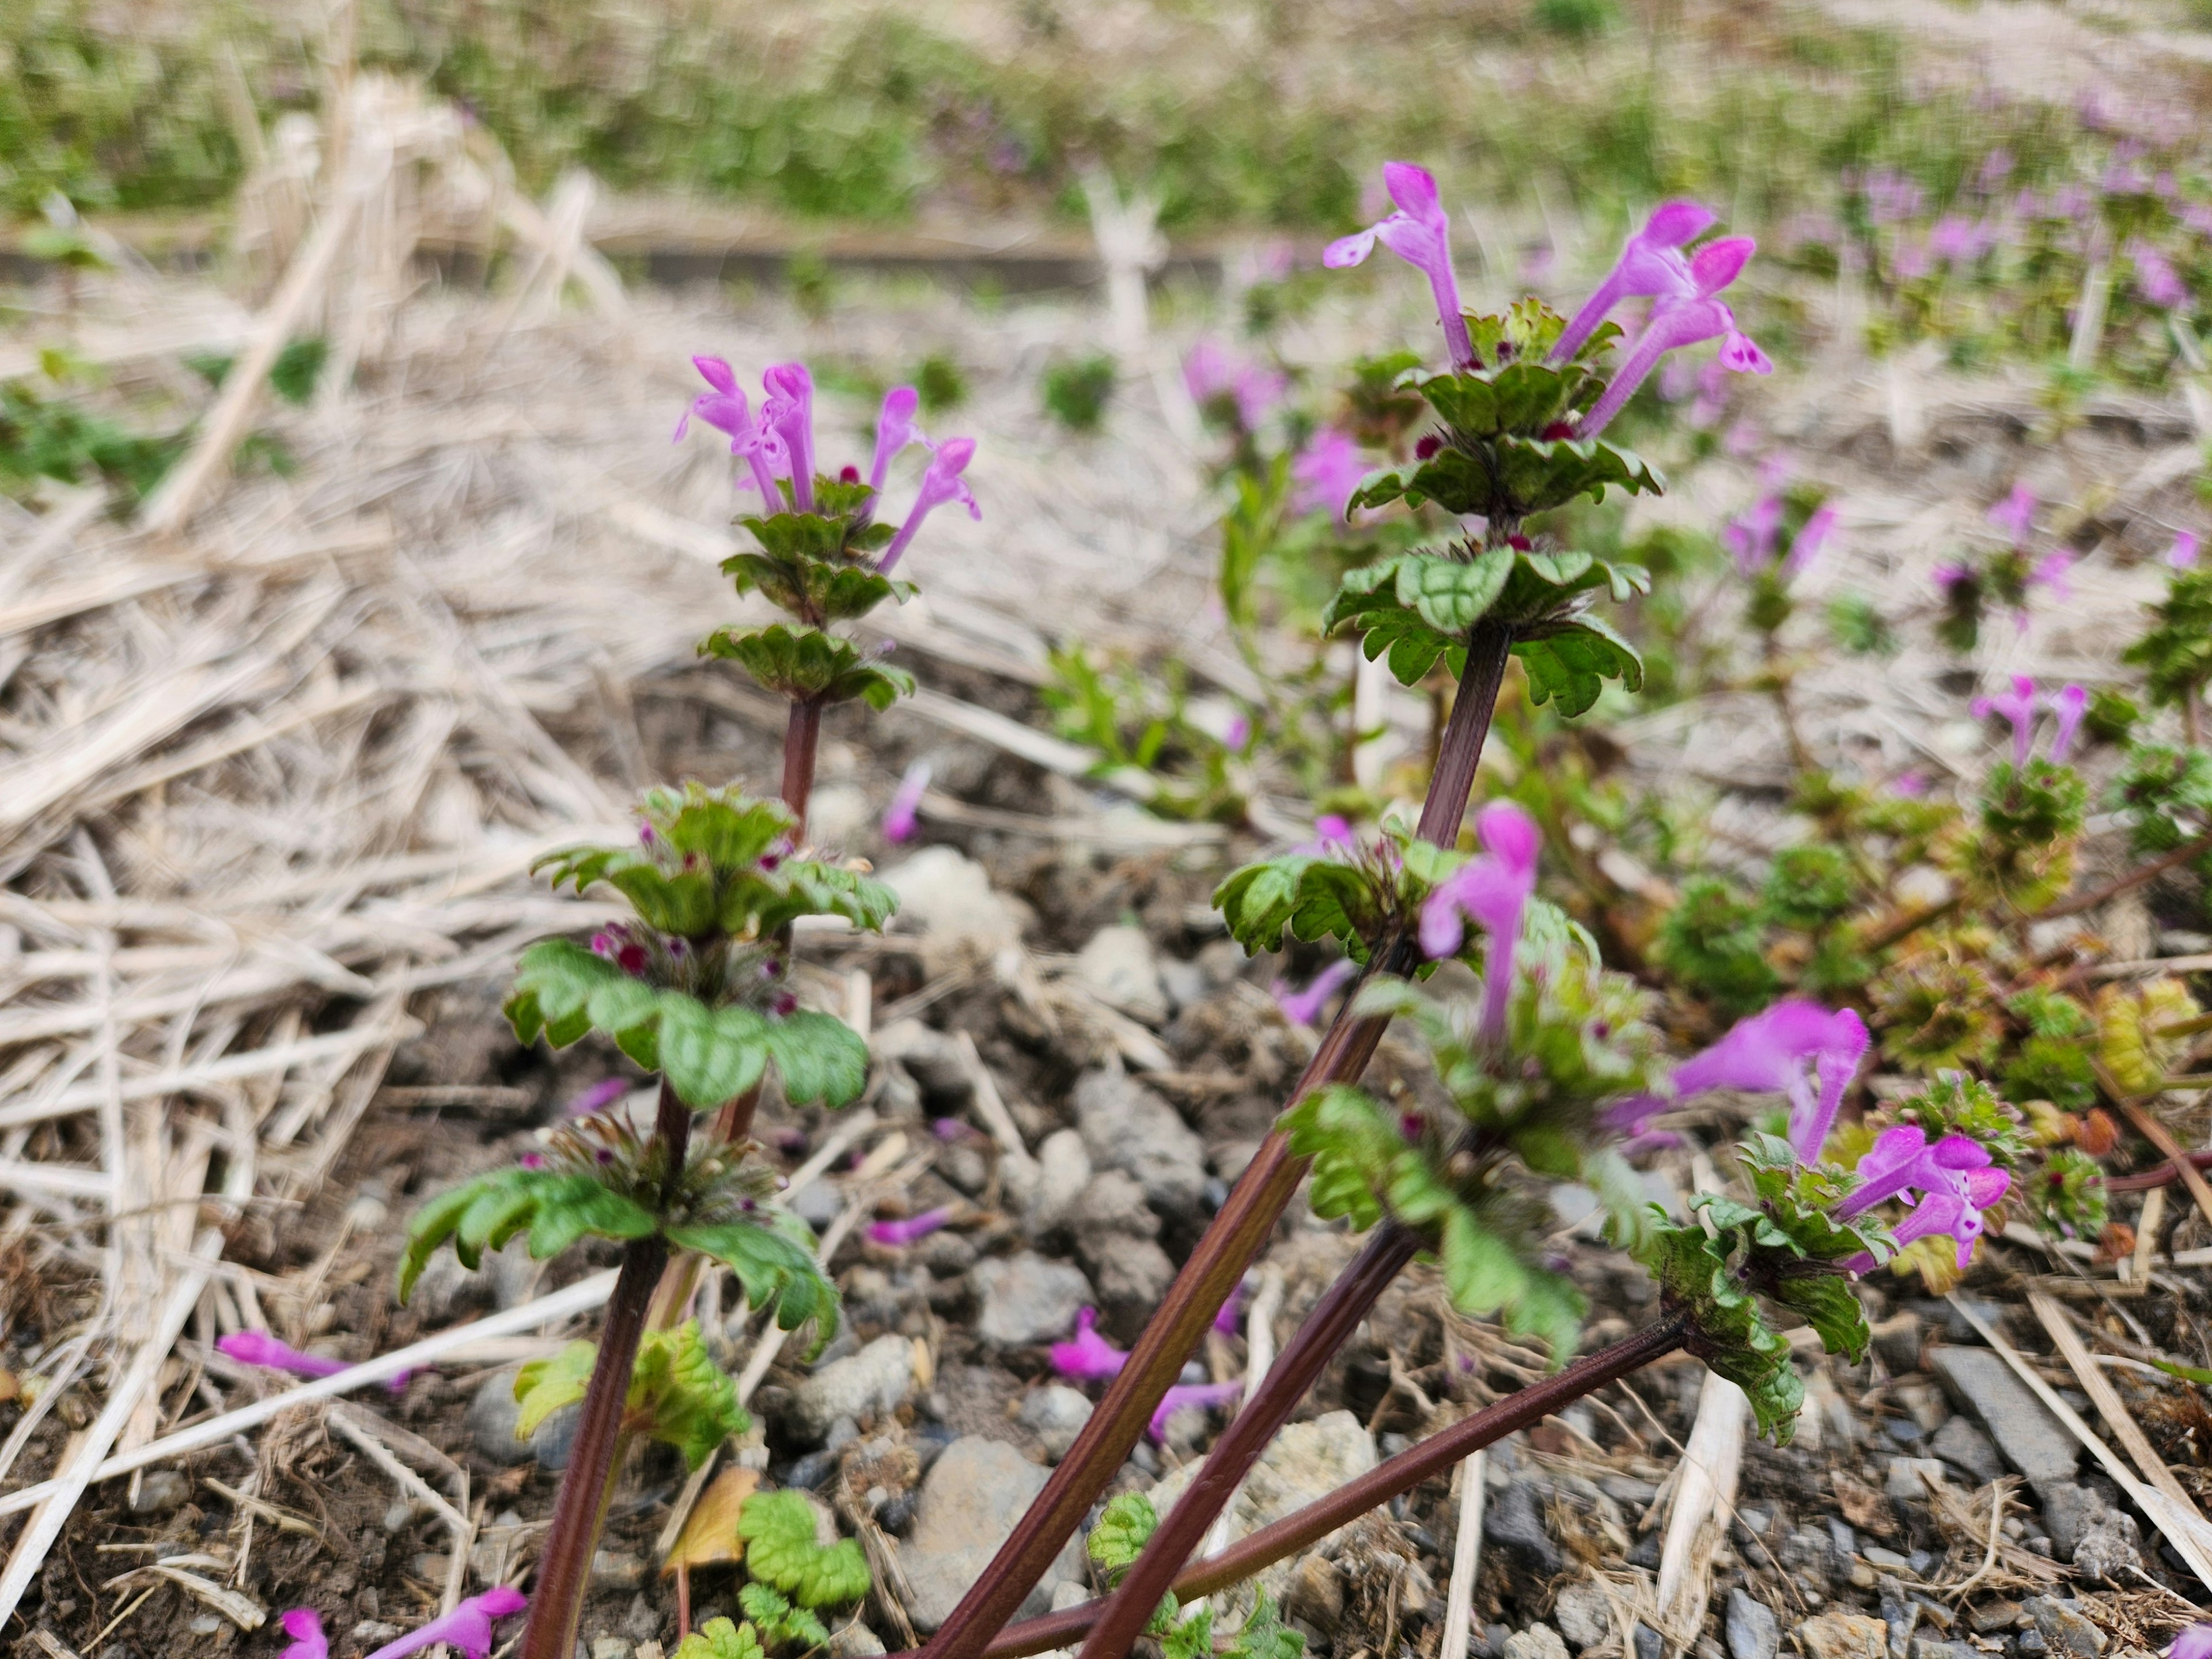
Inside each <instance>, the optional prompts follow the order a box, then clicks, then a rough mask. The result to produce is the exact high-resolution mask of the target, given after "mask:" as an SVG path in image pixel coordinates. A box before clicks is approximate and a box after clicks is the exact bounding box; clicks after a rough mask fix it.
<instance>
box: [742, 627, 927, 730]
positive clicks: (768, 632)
mask: <svg viewBox="0 0 2212 1659" xmlns="http://www.w3.org/2000/svg"><path fill="white" fill-rule="evenodd" d="M699 654H700V655H701V656H702V657H720V658H724V659H727V660H729V661H732V662H736V663H738V664H740V665H743V666H744V670H745V671H746V672H747V673H749V674H750V675H751V676H752V677H753V678H754V679H756V680H757V681H759V682H760V684H762V685H763V686H764V687H766V688H767V689H768V690H771V691H775V692H779V693H781V695H782V696H787V697H789V698H792V699H793V700H794V701H797V702H810V701H811V702H851V701H852V700H853V699H854V698H855V697H859V698H862V699H864V700H865V701H866V702H867V704H868V706H869V707H870V708H874V709H876V710H877V711H878V713H880V712H881V711H882V710H884V709H886V708H890V706H891V704H892V703H894V702H897V701H898V699H899V698H901V697H903V696H912V695H913V694H914V676H913V675H911V674H909V673H908V672H907V671H905V670H904V669H902V668H893V667H890V666H889V665H886V664H884V663H883V662H880V661H878V660H877V659H875V658H873V657H872V656H868V655H866V654H865V653H863V652H862V651H861V649H860V647H859V646H858V645H856V644H854V642H853V641H851V640H848V639H844V638H842V637H840V636H838V635H834V634H828V633H824V632H823V630H822V629H819V628H813V627H808V626H804V625H799V626H794V625H793V624H791V623H770V624H769V626H768V627H766V628H755V629H732V628H725V629H718V630H716V631H715V632H714V633H713V634H710V635H708V636H707V638H706V639H705V640H704V641H702V642H701V644H700V647H699Z"/></svg>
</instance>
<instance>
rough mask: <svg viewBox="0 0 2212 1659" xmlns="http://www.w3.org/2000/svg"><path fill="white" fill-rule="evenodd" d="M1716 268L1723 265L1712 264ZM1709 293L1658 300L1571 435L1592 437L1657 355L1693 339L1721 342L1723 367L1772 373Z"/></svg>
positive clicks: (1617, 410)
mask: <svg viewBox="0 0 2212 1659" xmlns="http://www.w3.org/2000/svg"><path fill="white" fill-rule="evenodd" d="M1731 240H1738V241H1742V242H1744V243H1746V244H1748V242H1749V240H1750V239H1749V238H1748V237H1741V238H1732V239H1731ZM1722 246H1725V245H1724V244H1723V243H1720V242H1715V243H1713V244H1712V245H1711V246H1710V247H1706V248H1703V249H1700V250H1699V255H1698V258H1699V260H1702V259H1704V258H1705V255H1706V254H1708V253H1711V252H1712V251H1713V249H1714V248H1718V247H1722ZM1730 257H1731V258H1733V257H1734V256H1733V255H1731V256H1730ZM1696 264H1697V261H1696V260H1693V261H1692V268H1693V269H1694V268H1695V266H1696ZM1717 268H1722V267H1719V266H1718V265H1717ZM1741 268H1742V264H1741V259H1737V260H1736V261H1735V269H1736V270H1741ZM1734 276H1735V271H1734V270H1730V271H1729V279H1730V280H1733V279H1734ZM1723 285H1724V284H1723ZM1711 294H1712V290H1707V291H1706V292H1705V294H1704V295H1702V296H1701V297H1699V298H1698V299H1694V300H1683V301H1678V302H1676V303H1674V304H1673V305H1662V306H1660V307H1656V309H1655V310H1654V311H1653V312H1652V313H1651V320H1650V322H1648V323H1646V324H1645V325H1644V332H1643V333H1642V334H1640V335H1639V336H1638V337H1637V341H1636V343H1635V344H1634V345H1633V346H1632V347H1631V348H1630V349H1629V352H1628V356H1626V357H1625V358H1623V359H1622V360H1621V364H1620V368H1619V369H1618V370H1616V371H1615V372H1614V374H1613V381H1612V384H1611V385H1609V386H1607V387H1606V389H1605V395H1604V396H1603V397H1601V398H1599V399H1598V400H1597V402H1596V403H1595V404H1594V405H1592V407H1591V409H1590V411H1589V414H1587V415H1585V416H1583V419H1582V424H1581V425H1580V426H1579V427H1577V428H1576V433H1575V435H1576V436H1577V437H1581V438H1594V437H1595V436H1596V435H1598V434H1599V433H1601V432H1602V431H1604V430H1605V428H1606V423H1607V422H1609V421H1611V420H1612V419H1613V416H1616V415H1618V414H1620V411H1621V410H1622V409H1623V408H1624V407H1625V406H1626V404H1627V403H1628V400H1629V398H1632V397H1633V396H1634V395H1635V393H1636V388H1637V387H1638V386H1641V385H1643V384H1644V377H1645V376H1646V375H1648V374H1650V373H1651V371H1652V369H1653V368H1655V367H1656V366H1657V364H1658V362H1659V360H1660V359H1661V358H1662V357H1663V356H1666V355H1667V354H1668V352H1670V351H1675V350H1679V349H1680V348H1682V347H1683V346H1690V345H1695V344H1697V343H1699V341H1700V340H1720V341H1721V342H1722V345H1721V353H1720V362H1721V366H1722V367H1723V368H1729V369H1733V370H1734V371H1735V373H1737V374H1772V373H1773V372H1774V365H1773V364H1772V363H1771V362H1768V361H1767V357H1766V354H1765V352H1763V351H1761V350H1760V349H1759V347H1758V346H1757V345H1756V344H1755V343H1753V341H1752V338H1751V337H1750V336H1749V335H1747V334H1744V333H1741V332H1739V331H1738V330H1737V328H1736V325H1735V312H1733V311H1731V310H1729V307H1728V306H1727V305H1726V304H1725V303H1723V301H1719V300H1717V299H1714V298H1712V297H1711Z"/></svg>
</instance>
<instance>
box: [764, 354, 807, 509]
mask: <svg viewBox="0 0 2212 1659" xmlns="http://www.w3.org/2000/svg"><path fill="white" fill-rule="evenodd" d="M761 380H762V383H763V385H765V386H767V388H768V397H767V398H766V400H765V401H763V403H762V404H761V413H760V426H759V428H758V429H757V431H756V432H755V434H754V435H753V439H752V444H753V447H754V448H755V449H756V450H757V451H761V452H763V453H765V452H766V451H767V450H768V448H769V447H770V445H769V440H770V439H771V437H772V438H773V440H774V446H773V447H775V450H776V451H777V452H778V453H780V454H781V456H782V458H783V459H784V460H785V461H786V462H787V464H788V465H789V466H790V468H791V504H792V506H793V507H795V508H796V509H798V510H799V512H801V513H811V512H812V511H813V510H814V377H813V376H812V375H811V374H808V373H807V372H806V365H805V363H778V364H777V365H776V366H775V368H771V369H769V372H768V373H767V374H763V375H762V376H761ZM769 503H770V505H771V506H773V505H774V503H775V497H774V496H773V495H771V496H770V497H769Z"/></svg>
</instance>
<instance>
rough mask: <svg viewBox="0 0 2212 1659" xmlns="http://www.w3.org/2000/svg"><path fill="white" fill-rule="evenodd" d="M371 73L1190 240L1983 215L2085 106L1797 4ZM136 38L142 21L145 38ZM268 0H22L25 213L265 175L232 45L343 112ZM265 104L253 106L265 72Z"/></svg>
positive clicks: (1651, 4) (613, 43) (588, 1)
mask: <svg viewBox="0 0 2212 1659" xmlns="http://www.w3.org/2000/svg"><path fill="white" fill-rule="evenodd" d="M361 3H362V14H361V20H360V24H359V31H358V51H359V55H360V58H361V61H362V63H363V64H369V65H374V66H381V67H385V68H389V69H392V70H398V71H400V72H403V73H405V74H410V75H413V76H420V77H422V78H423V79H425V80H427V81H428V82H429V83H430V84H431V85H433V86H434V87H435V88H437V89H439V90H440V91H441V92H443V93H446V94H449V95H451V96H453V97H455V98H458V99H459V100H463V101H464V102H465V106H466V107H467V108H468V109H469V110H471V112H473V113H474V115H475V116H476V117H477V118H479V119H481V120H482V121H483V123H484V124H485V125H487V126H488V127H489V129H490V130H491V131H493V132H494V133H495V134H496V135H497V137H499V138H500V140H501V142H502V143H504V144H505V145H506V146H507V149H508V151H509V153H510V154H511V155H513V158H514V161H515V163H516V166H517V168H518V170H519V172H520V175H521V178H522V179H523V181H524V182H525V184H526V185H531V186H533V187H542V186H543V185H544V184H546V183H547V182H548V181H550V179H552V178H553V177H554V176H555V175H556V174H557V173H559V172H560V171H561V169H562V168H563V167H568V166H570V165H582V166H584V167H589V168H590V169H592V171H593V172H594V173H597V174H598V175H599V177H600V178H601V179H604V180H605V182H606V183H608V184H609V185H611V186H613V187H615V188H617V189H622V190H635V189H646V188H663V189H672V190H679V191H690V192H695V193H699V194H702V195H707V196H713V197H726V198H732V199H737V200H743V201H747V202H751V203H757V204H762V205H764V206H768V207H771V208H774V209H776V210H781V211H783V212H786V213H789V214H792V215H794V216H806V217H828V218H840V219H858V220H889V219H897V218H901V217H903V216H909V215H912V214H914V213H915V212H916V211H917V210H920V209H921V208H922V207H924V206H925V205H933V206H945V207H950V208H952V209H955V210H966V211H969V212H973V213H990V212H1000V211H1006V210H1018V209H1028V210H1039V209H1042V210H1056V211H1058V212H1060V213H1062V214H1064V215H1076V214H1079V212H1080V203H1079V191H1078V190H1077V187H1076V185H1075V183H1074V180H1075V177H1076V174H1077V173H1078V171H1079V167H1080V166H1081V165H1082V164H1083V163H1084V162H1085V161H1089V160H1093V159H1096V160H1099V161H1104V162H1106V163H1107V164H1108V165H1109V167H1112V168H1114V169H1115V172H1116V173H1119V174H1120V175H1121V176H1122V177H1123V178H1125V179H1142V180H1144V181H1146V183H1147V184H1149V185H1150V186H1151V187H1152V189H1154V190H1155V191H1158V193H1159V195H1160V196H1161V197H1162V200H1163V203H1164V209H1163V219H1164V222H1166V223H1167V224H1169V225H1170V226H1171V227H1172V226H1176V225H1193V224H1196V225H1214V224H1252V225H1259V224H1273V225H1280V226H1285V227H1316V228H1319V227H1328V228H1334V227H1340V226H1342V225H1345V224H1347V223H1350V222H1355V221H1356V217H1357V216H1358V210H1359V208H1360V206H1361V201H1360V197H1361V189H1362V185H1363V184H1364V181H1366V180H1367V179H1370V177H1371V176H1372V169H1373V166H1374V163H1375V162H1376V161H1377V160H1379V159H1381V158H1382V157H1383V156H1385V155H1408V156H1417V157H1419V158H1420V159H1421V160H1423V161H1425V162H1426V163H1428V164H1429V165H1430V166H1431V167H1434V168H1436V169H1437V172H1438V173H1440V174H1442V175H1443V176H1447V177H1449V178H1450V179H1453V180H1454V185H1455V191H1459V192H1462V193H1463V194H1464V195H1467V196H1474V195H1479V194H1489V195H1492V196H1494V197H1499V198H1502V199H1504V200H1508V201H1514V200H1526V199H1529V198H1530V197H1532V194H1533V192H1535V191H1543V192H1545V193H1546V195H1547V197H1548V199H1549V200H1550V201H1551V202H1552V203H1553V204H1557V203H1559V201H1560V200H1561V199H1562V198H1565V199H1566V200H1568V201H1571V202H1572V203H1574V204H1577V205H1578V206H1583V207H1595V208H1598V209H1600V210H1607V209H1611V208H1613V207H1617V206H1618V205H1620V204H1625V203H1627V202H1632V201H1645V202H1648V201H1650V200H1652V199H1654V198H1656V197H1659V196H1662V195H1664V194H1668V193H1670V192H1677V191H1695V192H1699V193H1700V194H1703V195H1705V197H1707V198H1708V199H1713V200H1720V201H1725V202H1728V203H1729V204H1731V217H1732V218H1734V219H1735V221H1737V222H1740V223H1755V222H1760V221H1762V220H1771V219H1772V218H1774V217H1776V216H1779V215H1781V214H1784V213H1786V212H1789V211H1791V210H1796V209H1797V208H1801V207H1803V206H1805V205H1807V204H1808V203H1826V201H1827V200H1829V199H1830V197H1832V183H1833V180H1834V179H1835V178H1836V176H1837V175H1838V173H1840V172H1842V171H1843V170H1844V169H1846V168H1850V167H1870V166H1884V167H1895V168H1898V169H1900V170H1902V171H1905V172H1906V173H1910V174H1911V175H1912V176H1914V177H1916V178H1917V179H1920V180H1921V181H1922V183H1923V185H1925V186H1926V187H1927V189H1928V190H1929V191H1930V193H1931V194H1932V195H1934V196H1935V197H1936V198H1937V199H1938V200H1943V199H1948V196H1949V194H1950V193H1951V191H1953V190H1954V189H1955V188H1956V187H1957V185H1958V183H1959V181H1960V179H1962V178H1963V177H1964V176H1965V174H1966V171H1967V169H1968V168H1969V167H1971V166H1972V165H1973V164H1974V162H1975V161H1978V158H1979V157H1980V156H1981V155H1982V154H1984V151H1986V150H1987V149H1989V148H1990V146H1992V145H1995V144H1999V143H2002V144H2006V145H2008V146H2009V147H2010V148H2011V149H2012V151H2013V153H2014V155H2015V157H2016V158H2017V159H2018V160H2019V161H2020V163H2021V172H2022V176H2023V177H2033V174H2034V173H2035V170H2036V168H2037V167H2038V166H2039V164H2045V163H2048V162H2049V161H2051V160H2052V159H2054V158H2057V157H2059V156H2061V155H2063V149H2064V147H2065V142H2066V137H2067V134H2068V133H2069V131H2070V130H2071V125H2072V118H2071V116H2070V114H2069V113H2068V112H2051V111H2048V110H2045V109H2041V108H2039V107H2036V106H2000V107H1994V108H1993V107H1990V106H1987V105H1983V106H1976V105H1974V104H1972V103H1971V102H1970V101H1969V100H1968V99H1967V98H1966V96H1965V95H1963V94H1950V93H1932V94H1931V93H1929V92H1928V91H1927V90H1926V89H1925V88H1916V87H1915V86H1914V85H1913V84H1912V82H1911V77H1910V76H1909V75H1908V72H1907V66H1906V65H1905V62H1904V61H1903V58H1904V54H1903V53H1902V52H1901V51H1900V49H1899V44H1898V42H1897V40H1895V39H1894V38H1893V37H1891V36H1888V35H1886V34H1882V33H1877V32H1873V31H1868V30H1857V29H1842V28H1839V27H1838V26H1836V25H1834V24H1832V23H1830V22H1826V21H1820V20H1818V19H1817V17H1816V15H1814V14H1813V13H1812V12H1810V10H1809V9H1807V10H1796V9H1790V8H1787V7H1784V8H1779V9H1757V10H1749V9H1740V8H1718V9H1707V10H1705V11H1700V10H1698V9H1695V8H1691V7H1686V6H1684V5H1682V4H1681V3H1680V0H1664V3H1662V0H1642V3H1636V0H1618V3H1616V0H1491V3H1477V4H1474V5H1472V6H1469V7H1464V8H1455V9H1450V10H1449V11H1446V10H1437V11H1434V12H1419V11H1415V12H1410V13H1408V12H1402V11H1399V10H1396V9H1389V10H1388V11H1387V15H1385V14H1384V11H1383V9H1380V8H1378V9H1377V15H1376V17H1374V18H1372V19H1364V16H1363V13H1362V11H1361V8H1360V7H1359V5H1358V3H1357V0H1346V3H1342V4H1339V5H1336V6H1334V7H1328V6H1317V7H1305V6H1300V7H1291V6H1284V5H1278V4H1272V3H1269V4H1254V5H1251V6H1247V7H1237V6H1228V7H1224V8H1221V9H1218V10H1217V9H1193V8H1189V7H1188V6H1185V5H1180V4H1176V3H1171V0H1158V3H1157V4H1156V5H1155V6H1154V7H1153V8H1152V10H1151V12H1150V13H1149V14H1148V20H1147V21H1148V27H1147V28H1146V29H1145V30H1141V31H1138V32H1137V35H1136V38H1138V39H1140V40H1142V41H1143V42H1144V45H1143V46H1142V47H1141V48H1140V49H1131V50H1130V51H1129V52H1127V55H1126V56H1123V57H1120V58H1116V57H1115V55H1114V54H1113V53H1112V52H1100V51H1099V49H1098V47H1097V43H1096V42H1095V41H1094V40H1091V39H1090V38H1089V37H1088V36H1087V35H1086V34H1085V26H1086V25H1087V24H1088V22H1089V21H1090V20H1088V19H1087V18H1085V17H1084V16H1082V15H1079V13H1078V12H1077V11H1076V10H1075V9H1073V5H1072V0H1006V15H1004V16H1002V17H999V18H995V19H992V20H990V21H991V24H992V27H990V29H989V46H988V48H987V50H986V49H983V48H980V47H978V46H975V45H972V44H969V42H968V41H966V40H963V39H961V38H959V37H958V36H957V35H956V34H955V33H953V30H954V27H956V22H957V23H960V24H966V23H968V22H969V21H970V15H969V14H968V13H964V12H963V13H954V12H952V11H951V10H950V9H932V8H928V7H921V8H917V7H913V6H894V5H884V6H881V7H872V8H867V9H855V10H852V11H848V12H844V13H842V14H838V15H835V16H834V17H832V18H830V19H829V21H823V18H822V15H821V14H820V13H819V11H818V9H817V10H815V11H812V12H809V11H807V10H803V9H796V8H789V7H778V6H773V5H770V6H759V5H738V4H737V3H734V0H667V3H665V4H661V5H658V6H654V7H638V6H632V5H626V4H623V3H619V0H553V3H547V0H361ZM112 18H121V19H125V20H127V21H128V27H129V28H130V30H131V33H118V29H119V28H120V27H123V25H122V24H121V23H113V24H111V23H110V21H108V20H110V19H112ZM302 28H303V26H302V25H301V23H300V22H299V21H297V19H296V17H295V16H294V15H292V14H289V13H280V12H279V11H278V10H277V9H275V8H273V7H270V6H267V5H264V4H255V3H252V0H201V3H193V4H184V3H181V0H174V3H170V4H167V5H166V6H165V5H162V4H159V3H147V4H142V5H140V6H138V7H137V8H134V9H129V10H125V11H122V12H119V13H118V12H115V11H112V10H110V9H105V8H100V7H95V6H94V3H92V0H15V3H13V4H10V5H8V6H5V7H0V210H5V211H7V212H9V213H12V214H14V215H17V216H22V215H27V214H29V213H32V212H33V211H35V210H36V209H37V207H38V205H39V204H40V202H41V201H42V200H43V199H44V198H45V197H46V195H47V193H48V192H49V191H55V190H59V191H63V192H64V193H65V194H67V195H68V196H70V197H71V198H72V199H73V200H75V201H76V202H77V203H78V204H81V205H82V206H84V207H87V208H91V209H101V208H124V209H143V208H190V207H197V206H204V205H206V204H211V203H214V202H216V201H218V200H220V199H221V198H222V196H223V194H224V193H225V192H226V191H228V189H229V188H230V187H231V186H232V185H234V184H235V182H236V181H237V179H238V176H239V173H240V150H239V145H238V143H237V140H236V138H235V137H234V129H233V126H232V113H231V110H230V108H229V106H228V105H227V103H226V98H225V93H224V88H225V85H226V84H227V82H229V76H228V69H227V68H226V66H225V54H226V53H228V54H230V55H231V56H233V57H234V58H235V60H236V62H237V64H238V65H239V68H240V78H242V80H243V81H244V82H245V83H246V84H249V85H251V87H252V88H253V96H254V99H255V100H256V102H257V103H258V106H259V108H260V113H261V117H262V118H263V120H264V122H265V121H266V120H267V119H268V118H270V115H271V114H273V113H274V112H276V111H278V110H280V109H283V108H288V107H307V106H312V105H313V101H314V99H315V97H316V94H317V90H318V88H319V85H320V83H321V78H322V77H321V72H320V70H319V67H318V64H317V58H318V54H319V52H320V50H321V43H320V41H319V38H318V37H317V36H315V35H314V33H313V32H312V31H309V32H307V33H302ZM229 83H232V84H234V82H229Z"/></svg>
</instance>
